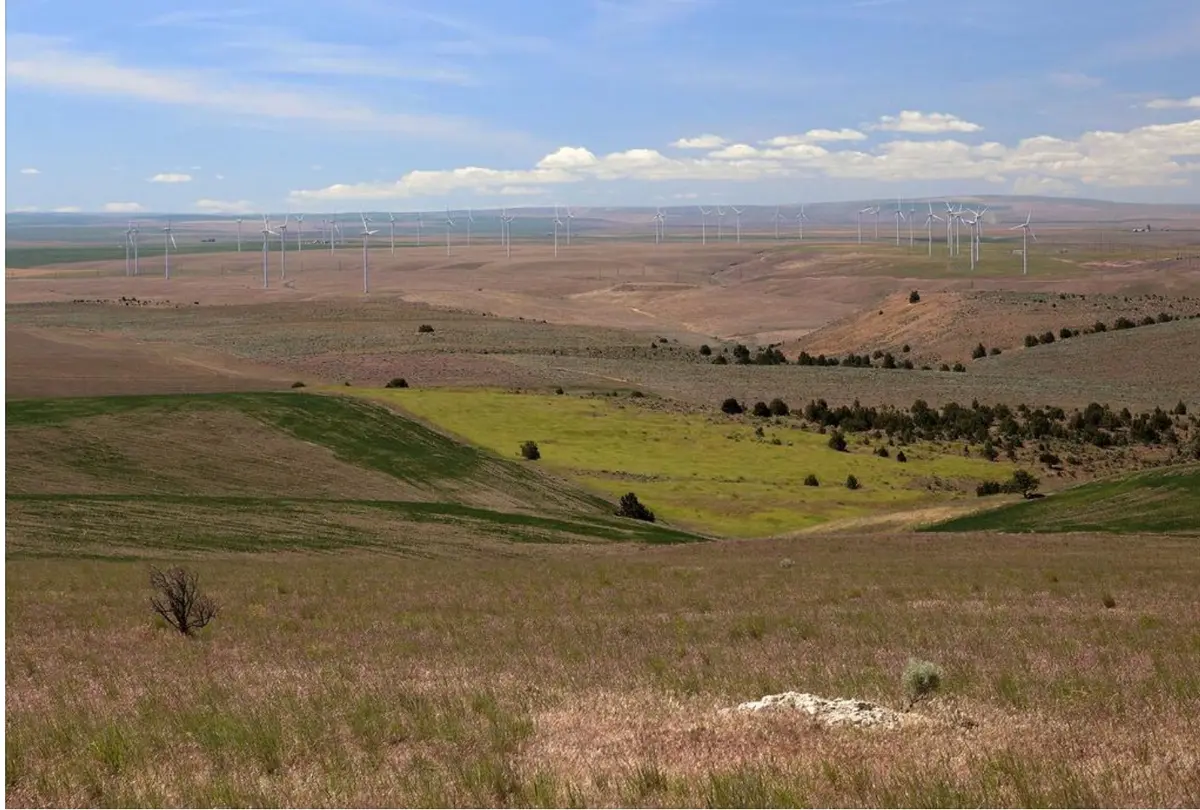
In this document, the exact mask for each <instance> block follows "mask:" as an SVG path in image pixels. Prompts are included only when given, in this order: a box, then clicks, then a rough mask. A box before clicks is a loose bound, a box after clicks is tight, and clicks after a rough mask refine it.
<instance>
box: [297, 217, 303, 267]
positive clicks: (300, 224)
mask: <svg viewBox="0 0 1200 810" xmlns="http://www.w3.org/2000/svg"><path fill="white" fill-rule="evenodd" d="M303 250H304V214H296V252H297V253H300V252H302V251H303ZM300 269H301V270H303V269H304V268H303V267H301V268H300Z"/></svg>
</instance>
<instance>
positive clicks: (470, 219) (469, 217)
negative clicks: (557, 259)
mask: <svg viewBox="0 0 1200 810" xmlns="http://www.w3.org/2000/svg"><path fill="white" fill-rule="evenodd" d="M567 216H570V214H567ZM474 221H475V215H474V214H472V213H471V209H470V208H468V209H467V247H470V246H471V223H473V222H474ZM567 244H568V245H569V244H571V230H570V222H569V221H568V225H567Z"/></svg>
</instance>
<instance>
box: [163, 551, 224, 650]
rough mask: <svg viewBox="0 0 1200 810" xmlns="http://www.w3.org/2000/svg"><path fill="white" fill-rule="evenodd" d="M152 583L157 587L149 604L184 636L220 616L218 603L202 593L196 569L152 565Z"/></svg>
mask: <svg viewBox="0 0 1200 810" xmlns="http://www.w3.org/2000/svg"><path fill="white" fill-rule="evenodd" d="M150 587H151V588H153V589H154V590H155V594H154V596H152V597H150V607H151V608H153V609H154V612H155V613H157V614H158V615H159V616H162V617H163V619H164V620H166V622H167V624H169V625H171V626H172V627H174V628H175V629H176V630H178V631H179V632H180V633H183V634H184V635H185V636H190V635H192V634H193V633H194V632H195V631H196V630H199V629H200V628H202V627H204V626H205V625H207V624H208V623H209V622H211V621H212V620H213V619H215V618H216V617H217V611H218V607H217V603H216V602H214V601H213V600H212V598H211V597H208V596H205V595H204V594H202V593H200V578H199V577H198V576H197V575H196V573H195V572H193V571H188V570H186V569H184V568H179V567H176V568H172V569H170V570H168V571H162V570H160V569H158V568H155V567H154V566H151V567H150Z"/></svg>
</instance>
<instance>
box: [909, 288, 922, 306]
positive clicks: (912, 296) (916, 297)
mask: <svg viewBox="0 0 1200 810" xmlns="http://www.w3.org/2000/svg"><path fill="white" fill-rule="evenodd" d="M920 300H921V294H920V293H919V292H917V291H916V290H913V291H912V292H910V293H909V294H908V303H910V304H915V303H917V302H918V301H920Z"/></svg>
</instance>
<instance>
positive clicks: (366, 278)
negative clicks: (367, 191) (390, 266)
mask: <svg viewBox="0 0 1200 810" xmlns="http://www.w3.org/2000/svg"><path fill="white" fill-rule="evenodd" d="M359 216H360V217H361V218H362V226H363V229H362V242H363V294H364V295H365V294H366V293H369V292H370V291H371V277H370V269H369V267H370V266H369V264H368V262H367V241H368V240H369V239H370V238H371V237H372V236H374V235H375V234H377V233H379V231H377V230H376V231H373V230H371V227H370V222H371V218H370V217H368V216H367V215H366V214H365V213H360V214H359Z"/></svg>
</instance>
